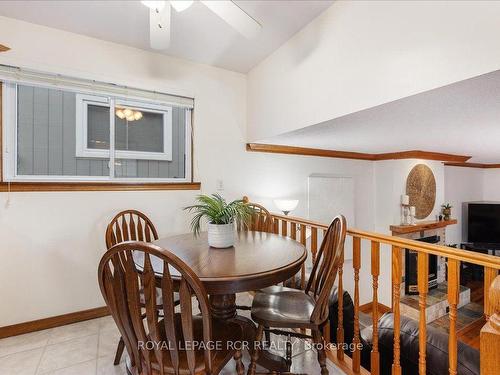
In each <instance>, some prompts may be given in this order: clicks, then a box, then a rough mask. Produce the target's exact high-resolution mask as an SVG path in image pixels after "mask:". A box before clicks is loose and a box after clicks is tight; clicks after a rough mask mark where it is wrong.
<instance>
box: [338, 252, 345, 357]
mask: <svg viewBox="0 0 500 375" xmlns="http://www.w3.org/2000/svg"><path fill="white" fill-rule="evenodd" d="M340 257H341V258H340V264H339V271H338V272H339V283H338V288H337V301H338V302H337V306H338V312H337V313H338V318H337V344H340V347H339V348H338V349H337V358H338V359H339V361H342V360H344V349H343V344H344V281H343V277H342V276H343V274H344V272H343V269H344V268H343V266H344V252H342V254H341V256H340Z"/></svg>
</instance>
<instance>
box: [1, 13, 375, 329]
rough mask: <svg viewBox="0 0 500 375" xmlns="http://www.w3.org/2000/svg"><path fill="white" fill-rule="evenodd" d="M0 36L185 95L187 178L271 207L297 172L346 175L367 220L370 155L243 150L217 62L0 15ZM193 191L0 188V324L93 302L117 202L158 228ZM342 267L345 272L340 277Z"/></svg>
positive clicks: (50, 61) (121, 79)
mask: <svg viewBox="0 0 500 375" xmlns="http://www.w3.org/2000/svg"><path fill="white" fill-rule="evenodd" d="M0 35H2V43H5V44H7V45H9V46H11V47H12V51H11V52H9V53H4V54H1V55H0V63H1V64H10V65H17V66H24V67H28V68H32V69H38V70H42V71H48V72H54V73H61V74H67V75H74V76H79V77H84V78H94V79H98V80H105V81H112V82H116V83H120V84H125V85H131V86H138V87H144V88H149V89H156V90H161V91H165V92H170V93H184V94H188V95H194V96H195V122H194V127H195V142H194V143H195V144H194V152H195V168H194V170H195V180H197V181H201V183H202V190H203V192H206V193H212V192H215V191H216V181H217V180H218V179H221V180H223V183H224V191H223V192H222V194H224V195H225V196H226V197H227V198H235V197H240V196H242V195H243V194H246V195H248V196H249V197H251V198H252V199H253V200H256V201H260V202H262V203H264V204H265V205H266V206H268V207H270V208H272V209H273V210H274V207H273V206H272V203H271V202H272V199H273V198H277V197H294V198H298V199H300V201H301V204H300V206H299V208H298V210H297V212H296V213H297V214H299V215H302V214H305V205H304V204H305V202H306V188H307V176H308V175H309V174H311V173H332V174H340V175H348V176H353V177H354V179H355V189H356V196H357V197H359V199H358V198H357V200H356V201H357V203H356V204H357V206H356V216H357V226H358V227H360V228H363V229H367V230H370V229H372V223H373V217H374V212H373V203H372V202H373V165H372V163H371V162H364V161H348V160H339V159H328V158H314V157H298V156H290V155H275V154H261V153H248V152H246V151H245V141H246V78H245V76H243V75H241V74H237V73H233V72H228V71H224V70H221V69H217V68H213V67H209V66H205V65H199V64H194V63H191V62H187V61H182V60H178V59H173V58H169V57H166V56H163V55H158V54H153V53H149V52H145V51H141V50H137V49H134V48H130V47H126V46H122V45H117V44H113V43H108V42H104V41H99V40H96V39H92V38H87V37H83V36H79V35H76V34H71V33H67V32H63V31H58V30H53V29H49V28H46V27H42V26H37V25H33V24H29V23H25V22H21V21H16V20H12V19H8V18H3V17H0ZM198 193H199V192H196V191H156V192H64V193H51V192H44V193H11V194H10V205H9V206H8V207H6V206H5V203H6V201H7V197H8V194H7V193H0V238H1V239H2V241H1V245H0V253H1V254H2V255H3V261H2V262H1V263H0V298H1V300H2V301H3V302H4V303H3V305H4V306H6V305H8V306H9V308H8V309H7V308H0V326H5V325H10V324H15V323H20V322H24V321H30V320H35V319H41V318H45V317H49V316H55V315H59V314H65V313H69V312H74V311H79V310H83V309H89V308H93V307H98V306H102V305H103V301H102V298H101V296H100V292H99V289H98V285H97V274H96V272H97V263H98V260H99V258H100V256H101V255H102V253H103V251H104V230H105V226H106V224H107V222H108V221H109V220H110V219H111V217H112V216H113V215H114V214H115V213H116V212H117V211H119V210H122V209H125V208H137V209H139V210H141V211H144V212H145V213H147V214H148V215H150V216H151V218H152V219H153V221H154V222H155V223H156V225H157V226H158V229H159V232H160V235H162V236H165V235H168V234H172V233H180V232H186V231H188V221H189V217H188V215H187V214H186V213H184V212H183V211H182V210H181V208H182V207H183V206H186V205H188V204H190V203H191V202H192V201H193V198H194V196H195V195H196V194H198ZM348 277H349V279H350V280H352V277H350V276H346V279H347V278H348Z"/></svg>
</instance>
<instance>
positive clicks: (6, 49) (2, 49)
mask: <svg viewBox="0 0 500 375" xmlns="http://www.w3.org/2000/svg"><path fill="white" fill-rule="evenodd" d="M8 50H10V48H9V47H7V46H4V45H3V44H0V52H6V51H8Z"/></svg>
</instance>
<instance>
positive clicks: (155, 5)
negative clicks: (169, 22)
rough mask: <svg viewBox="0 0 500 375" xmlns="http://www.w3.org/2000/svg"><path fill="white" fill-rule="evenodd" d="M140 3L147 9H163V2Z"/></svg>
mask: <svg viewBox="0 0 500 375" xmlns="http://www.w3.org/2000/svg"><path fill="white" fill-rule="evenodd" d="M141 3H142V4H143V5H145V6H147V7H148V8H149V9H157V10H158V11H160V10H162V9H163V8H165V1H141Z"/></svg>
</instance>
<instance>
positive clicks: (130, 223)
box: [106, 210, 158, 249]
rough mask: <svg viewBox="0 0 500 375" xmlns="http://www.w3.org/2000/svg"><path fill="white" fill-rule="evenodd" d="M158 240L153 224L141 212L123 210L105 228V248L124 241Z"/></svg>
mask: <svg viewBox="0 0 500 375" xmlns="http://www.w3.org/2000/svg"><path fill="white" fill-rule="evenodd" d="M157 239H158V232H157V231H156V228H155V226H154V224H153V222H152V221H151V220H150V219H149V218H148V217H147V216H146V215H144V214H143V213H142V212H140V211H137V210H125V211H122V212H119V213H118V214H117V215H116V216H115V217H114V218H113V220H111V222H110V223H109V224H108V227H107V228H106V247H107V248H108V249H109V248H111V247H112V246H114V245H116V244H119V243H121V242H125V241H144V242H151V241H154V240H157Z"/></svg>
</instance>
